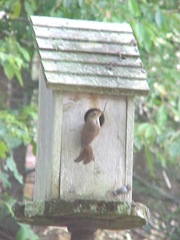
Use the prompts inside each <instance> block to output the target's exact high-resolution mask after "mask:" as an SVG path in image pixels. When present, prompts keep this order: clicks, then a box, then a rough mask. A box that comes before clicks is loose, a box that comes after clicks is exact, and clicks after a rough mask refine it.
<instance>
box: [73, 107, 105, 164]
mask: <svg viewBox="0 0 180 240" xmlns="http://www.w3.org/2000/svg"><path fill="white" fill-rule="evenodd" d="M84 120H85V124H84V126H83V128H82V131H81V148H82V150H81V152H80V154H79V156H78V157H77V158H76V159H75V160H74V161H75V162H81V161H82V162H83V164H87V163H90V162H91V161H93V160H95V158H94V153H93V149H92V147H91V145H90V144H91V143H92V141H93V140H94V139H95V138H96V137H97V136H98V134H99V132H100V129H101V126H102V124H103V123H104V115H103V112H102V111H100V110H99V109H96V108H93V109H90V110H89V111H88V112H87V113H86V114H85V117H84Z"/></svg>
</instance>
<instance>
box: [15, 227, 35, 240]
mask: <svg viewBox="0 0 180 240" xmlns="http://www.w3.org/2000/svg"><path fill="white" fill-rule="evenodd" d="M19 225H20V229H19V231H18V232H17V234H16V240H38V239H39V238H38V236H37V235H36V234H35V233H34V232H33V231H32V230H31V228H30V227H29V226H28V225H26V224H19Z"/></svg>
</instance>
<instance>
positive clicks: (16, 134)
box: [0, 0, 180, 240]
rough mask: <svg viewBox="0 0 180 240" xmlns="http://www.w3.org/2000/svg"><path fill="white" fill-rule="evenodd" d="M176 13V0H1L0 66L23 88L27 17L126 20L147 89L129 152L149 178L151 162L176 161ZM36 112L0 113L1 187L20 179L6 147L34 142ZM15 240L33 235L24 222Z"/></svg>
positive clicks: (179, 18) (179, 91)
mask: <svg viewBox="0 0 180 240" xmlns="http://www.w3.org/2000/svg"><path fill="white" fill-rule="evenodd" d="M178 11H179V1H178V0H171V1H165V0H162V1H157V0H154V1H147V0H127V1H117V0H112V1H109V0H99V1H96V0H85V1H83V0H62V1H59V0H53V1H51V0H43V1H38V0H25V1H20V0H1V1H0V13H1V14H0V18H1V19H0V20H1V21H0V30H1V33H0V37H1V38H0V39H1V40H0V65H1V67H2V68H3V70H4V74H5V76H6V77H7V81H8V80H12V81H14V80H17V81H18V83H19V84H20V85H21V86H22V87H23V82H24V79H23V77H22V76H23V75H22V71H24V72H25V73H27V72H29V69H30V66H31V61H32V56H33V51H34V50H33V39H32V31H31V28H30V26H29V21H28V16H29V15H47V16H54V17H66V18H74V19H89V20H97V21H109V22H128V23H129V24H130V25H131V27H132V29H133V32H134V34H135V36H136V39H137V43H138V46H139V50H140V53H141V58H142V62H143V64H144V67H145V68H146V70H147V73H148V83H149V85H150V89H151V91H150V93H149V95H148V97H146V98H143V99H138V103H137V111H136V113H137V114H136V124H135V150H136V151H144V153H145V156H146V160H147V165H148V168H149V171H150V174H151V175H152V176H153V174H154V165H153V162H154V160H156V161H157V160H158V161H160V163H161V164H162V166H163V167H166V166H168V164H175V163H177V162H178V160H179V159H180V147H179V146H180V128H179V126H180V97H179V96H180V88H179V76H180V73H179V71H180V70H179V69H180V67H179V64H180V63H179V62H180V54H179V45H180V24H179V22H180V14H179V12H178ZM24 91H27V89H24ZM36 112H37V110H36V108H34V107H32V106H25V107H23V108H21V109H17V110H12V109H10V110H8V111H5V110H4V111H1V112H0V159H2V163H3V164H2V170H3V171H2V172H1V173H0V180H1V184H2V187H3V190H4V191H5V190H6V189H7V188H9V187H10V186H11V183H10V180H9V172H11V173H12V174H13V175H14V176H15V178H16V179H17V180H18V181H19V182H21V183H22V177H21V176H20V174H19V173H18V171H17V167H16V165H15V162H14V159H13V154H12V151H13V149H14V148H15V147H17V146H19V145H20V144H25V145H26V144H28V143H29V142H31V143H33V145H35V142H36V137H34V135H35V128H34V127H33V125H34V121H35V119H36ZM5 201H6V200H5V198H3V199H1V202H0V207H1V208H3V209H6V211H7V209H8V208H7V206H6V205H5ZM9 206H11V204H10V205H9ZM9 209H10V208H9ZM1 217H2V216H0V218H1ZM26 232H27V233H28V234H26ZM28 235H29V236H30V238H28V237H29V236H28ZM16 238H17V239H20V240H21V239H22V240H24V239H36V237H35V236H33V234H32V233H30V232H29V229H28V227H25V226H24V225H22V226H21V229H20V230H19V232H18V234H17V236H16Z"/></svg>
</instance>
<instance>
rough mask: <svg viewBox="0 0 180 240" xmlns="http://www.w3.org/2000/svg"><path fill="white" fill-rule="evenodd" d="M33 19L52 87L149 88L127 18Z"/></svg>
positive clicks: (125, 90)
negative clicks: (111, 20)
mask: <svg viewBox="0 0 180 240" xmlns="http://www.w3.org/2000/svg"><path fill="white" fill-rule="evenodd" d="M31 21H32V25H33V29H34V33H35V39H36V42H37V48H38V52H39V54H40V57H41V63H42V67H43V72H44V75H45V78H46V83H47V86H48V87H49V88H52V89H58V90H62V91H77V92H94V93H110V94H111V93H114V94H115V95H119V94H125V95H126V94H127V95H129V94H130V95H134V94H135V95H136V94H141V95H142V94H146V93H147V92H148V90H149V87H148V84H147V82H146V74H145V71H144V69H143V68H142V63H141V60H140V56H139V52H138V49H137V44H136V40H135V38H134V36H133V33H132V30H131V27H130V26H129V24H127V23H121V24H119V23H104V22H93V21H84V20H71V19H62V18H51V17H37V16H32V17H31Z"/></svg>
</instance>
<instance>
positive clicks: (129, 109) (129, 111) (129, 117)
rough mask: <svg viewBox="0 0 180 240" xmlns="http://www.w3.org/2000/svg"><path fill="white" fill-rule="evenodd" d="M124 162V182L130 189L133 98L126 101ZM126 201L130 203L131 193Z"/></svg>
mask: <svg viewBox="0 0 180 240" xmlns="http://www.w3.org/2000/svg"><path fill="white" fill-rule="evenodd" d="M126 106H127V107H126V116H127V118H126V119H127V120H126V121H127V122H126V162H125V169H126V173H125V179H124V180H125V182H124V184H125V185H127V184H129V185H130V187H131V189H132V177H133V142H134V98H132V97H127V100H126ZM126 201H128V202H131V201H132V191H130V193H129V194H128V196H127V198H126Z"/></svg>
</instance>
